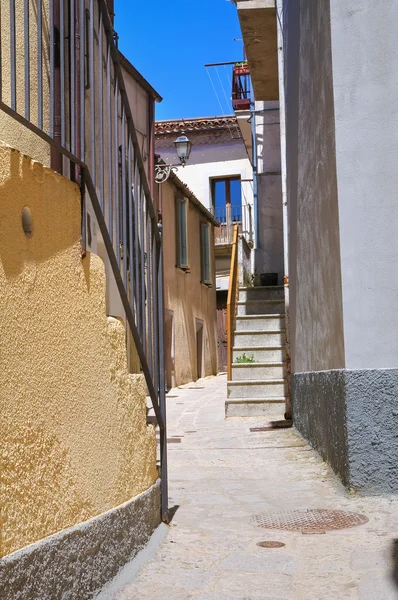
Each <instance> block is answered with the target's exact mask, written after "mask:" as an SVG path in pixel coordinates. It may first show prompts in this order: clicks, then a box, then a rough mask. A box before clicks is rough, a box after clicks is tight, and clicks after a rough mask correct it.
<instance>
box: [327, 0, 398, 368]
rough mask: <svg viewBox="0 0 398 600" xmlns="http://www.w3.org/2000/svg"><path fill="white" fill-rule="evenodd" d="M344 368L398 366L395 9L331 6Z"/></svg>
mask: <svg viewBox="0 0 398 600" xmlns="http://www.w3.org/2000/svg"><path fill="white" fill-rule="evenodd" d="M330 4H331V31H332V49H333V79H334V101H335V115H336V117H335V118H336V155H337V175H338V196H339V215H340V236H341V240H340V247H341V265H342V282H343V286H342V287H343V314H344V334H345V356H346V366H347V368H353V369H359V368H375V367H376V368H382V367H396V366H397V365H398V335H397V326H398V311H397V309H396V307H397V299H398V168H397V165H398V61H397V32H398V2H397V1H396V0H386V1H385V2H383V3H380V2H369V0H355V2H347V0H331V2H330Z"/></svg>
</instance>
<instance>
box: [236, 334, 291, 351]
mask: <svg viewBox="0 0 398 600" xmlns="http://www.w3.org/2000/svg"><path fill="white" fill-rule="evenodd" d="M285 341H286V334H285V331H284V330H276V331H235V334H234V347H235V348H248V347H252V348H269V347H270V346H272V347H275V346H284V344H285Z"/></svg>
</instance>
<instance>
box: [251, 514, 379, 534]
mask: <svg viewBox="0 0 398 600" xmlns="http://www.w3.org/2000/svg"><path fill="white" fill-rule="evenodd" d="M368 520H369V519H368V518H367V517H365V516H364V515H359V514H357V513H352V512H346V511H344V510H327V509H310V510H291V511H286V512H279V513H271V514H261V515H255V516H254V517H253V518H252V519H251V522H252V523H256V524H257V525H258V526H259V527H264V528H265V529H283V530H285V531H305V532H306V533H309V532H311V531H314V532H319V531H322V530H324V531H333V530H336V529H347V528H349V527H357V526H358V525H363V524H364V523H367V522H368Z"/></svg>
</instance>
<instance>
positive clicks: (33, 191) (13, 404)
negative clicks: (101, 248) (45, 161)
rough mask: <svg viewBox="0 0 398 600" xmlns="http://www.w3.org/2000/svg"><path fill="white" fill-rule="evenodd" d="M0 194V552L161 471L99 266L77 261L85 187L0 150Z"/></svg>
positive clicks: (131, 492) (108, 502)
mask: <svg viewBox="0 0 398 600" xmlns="http://www.w3.org/2000/svg"><path fill="white" fill-rule="evenodd" d="M0 195H1V203H0V315H1V317H0V337H1V340H2V351H1V354H0V415H1V416H0V437H1V450H2V452H1V463H2V464H1V468H0V472H1V476H2V482H1V486H0V500H1V502H0V509H1V514H2V531H1V549H0V556H1V555H7V554H9V553H11V552H13V551H15V550H17V549H19V548H21V547H24V546H26V545H27V544H29V543H32V542H34V541H36V540H39V539H41V538H43V537H45V536H48V535H50V534H52V533H55V532H57V531H59V530H61V529H63V528H67V527H69V526H72V525H74V524H76V523H79V522H81V521H84V520H86V519H88V518H90V517H92V516H94V515H98V514H100V513H102V512H104V511H106V510H108V509H110V508H112V507H114V506H117V505H119V504H121V503H123V502H124V501H126V500H128V499H130V498H131V497H133V496H135V495H137V494H139V493H140V492H143V491H144V490H146V489H147V488H149V487H150V486H151V485H152V484H153V483H154V481H155V480H156V478H157V470H156V447H155V435H154V430H153V428H152V427H147V425H146V405H145V385H144V381H143V379H142V376H140V375H136V376H132V375H129V374H128V372H127V366H126V352H125V331H124V327H123V326H122V325H121V323H120V322H119V321H117V320H116V319H113V318H107V316H106V311H105V275H104V265H103V263H102V261H101V259H100V258H98V257H97V256H95V255H93V254H89V255H88V256H87V258H86V259H84V261H82V260H81V259H80V195H79V190H78V188H77V187H76V186H75V185H74V184H72V183H71V182H69V181H67V180H66V179H64V178H63V177H61V176H59V175H57V174H55V173H54V172H52V171H51V170H49V169H47V168H44V167H43V166H42V165H40V164H38V163H35V162H33V161H31V160H30V159H28V158H26V157H22V156H21V155H20V154H19V153H18V152H16V151H14V150H11V149H10V148H8V147H1V148H0ZM25 205H27V206H28V207H29V208H30V209H31V212H32V216H33V235H32V237H30V238H27V237H26V236H25V235H24V232H23V229H22V225H21V211H22V209H23V208H24V206H25Z"/></svg>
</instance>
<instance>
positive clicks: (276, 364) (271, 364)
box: [232, 361, 286, 369]
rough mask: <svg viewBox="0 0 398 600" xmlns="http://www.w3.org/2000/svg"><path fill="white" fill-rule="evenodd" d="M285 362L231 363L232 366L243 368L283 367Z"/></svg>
mask: <svg viewBox="0 0 398 600" xmlns="http://www.w3.org/2000/svg"><path fill="white" fill-rule="evenodd" d="M285 364H286V361H285V362H261V363H260V362H252V363H238V362H234V363H232V368H234V367H242V368H243V369H249V368H250V367H283V365H285Z"/></svg>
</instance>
